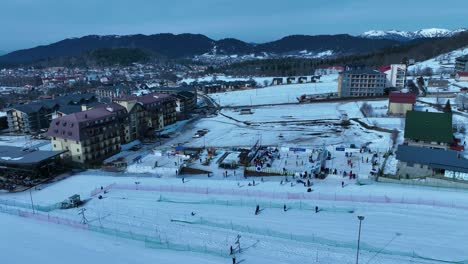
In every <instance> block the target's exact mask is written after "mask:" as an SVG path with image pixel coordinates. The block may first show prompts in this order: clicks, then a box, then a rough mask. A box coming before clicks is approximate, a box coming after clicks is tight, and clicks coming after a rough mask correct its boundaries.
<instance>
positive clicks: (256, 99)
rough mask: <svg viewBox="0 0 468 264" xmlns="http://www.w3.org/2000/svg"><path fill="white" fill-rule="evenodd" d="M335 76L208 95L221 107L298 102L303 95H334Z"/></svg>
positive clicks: (335, 89)
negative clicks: (316, 81) (317, 80)
mask: <svg viewBox="0 0 468 264" xmlns="http://www.w3.org/2000/svg"><path fill="white" fill-rule="evenodd" d="M337 78H338V75H337V74H331V75H324V76H322V78H321V79H320V82H318V83H304V84H285V85H273V86H268V87H265V88H259V89H251V90H244V91H233V92H225V93H217V94H210V95H209V96H210V97H211V98H212V99H213V100H214V101H215V102H216V103H218V104H219V105H222V106H239V105H245V106H248V105H262V104H280V103H293V102H298V101H297V97H299V96H301V95H303V94H321V93H336V92H337V89H338V85H337Z"/></svg>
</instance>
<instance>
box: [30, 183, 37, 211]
mask: <svg viewBox="0 0 468 264" xmlns="http://www.w3.org/2000/svg"><path fill="white" fill-rule="evenodd" d="M29 197H30V198H31V208H32V211H33V214H35V213H36V211H35V210H34V202H33V198H32V191H31V188H29Z"/></svg>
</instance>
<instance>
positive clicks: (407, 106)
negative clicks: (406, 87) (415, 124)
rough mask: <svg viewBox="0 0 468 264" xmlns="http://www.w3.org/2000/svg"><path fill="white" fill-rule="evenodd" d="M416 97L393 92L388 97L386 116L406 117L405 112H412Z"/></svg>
mask: <svg viewBox="0 0 468 264" xmlns="http://www.w3.org/2000/svg"><path fill="white" fill-rule="evenodd" d="M415 103H416V95H415V94H413V93H401V92H393V93H390V95H389V96H388V114H389V115H406V112H407V111H412V110H414V104H415Z"/></svg>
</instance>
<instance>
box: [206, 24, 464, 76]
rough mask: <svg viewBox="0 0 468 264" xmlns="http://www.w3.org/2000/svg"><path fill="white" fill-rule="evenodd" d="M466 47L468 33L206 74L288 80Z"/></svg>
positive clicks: (268, 61)
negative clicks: (329, 69) (329, 68)
mask: <svg viewBox="0 0 468 264" xmlns="http://www.w3.org/2000/svg"><path fill="white" fill-rule="evenodd" d="M467 45H468V32H464V33H461V34H459V35H456V36H454V37H451V38H439V39H419V40H414V41H411V42H407V43H403V44H400V45H394V46H392V47H387V48H383V49H381V50H379V51H377V52H372V53H367V54H355V55H347V56H340V57H336V58H327V59H301V58H280V59H266V60H251V61H245V62H240V63H235V64H231V65H228V66H224V67H220V68H209V69H208V73H212V72H222V73H225V74H229V75H259V76H289V75H291V76H292V75H303V74H312V73H313V72H314V70H315V69H317V68H322V67H327V66H335V65H342V66H344V65H346V64H355V63H358V64H366V65H367V66H369V67H379V66H383V65H389V64H392V63H401V62H404V61H405V60H407V59H415V60H416V61H423V60H427V59H430V58H433V57H436V56H438V55H440V54H443V53H446V52H450V51H452V50H455V49H459V48H462V47H465V46H467Z"/></svg>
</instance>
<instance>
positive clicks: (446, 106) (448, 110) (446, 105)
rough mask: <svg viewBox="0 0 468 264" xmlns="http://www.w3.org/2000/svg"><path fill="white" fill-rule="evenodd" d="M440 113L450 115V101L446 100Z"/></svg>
mask: <svg viewBox="0 0 468 264" xmlns="http://www.w3.org/2000/svg"><path fill="white" fill-rule="evenodd" d="M442 111H443V112H444V113H451V112H452V106H451V105H450V100H447V103H445V106H444V109H443V110H442Z"/></svg>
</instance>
